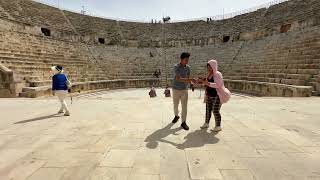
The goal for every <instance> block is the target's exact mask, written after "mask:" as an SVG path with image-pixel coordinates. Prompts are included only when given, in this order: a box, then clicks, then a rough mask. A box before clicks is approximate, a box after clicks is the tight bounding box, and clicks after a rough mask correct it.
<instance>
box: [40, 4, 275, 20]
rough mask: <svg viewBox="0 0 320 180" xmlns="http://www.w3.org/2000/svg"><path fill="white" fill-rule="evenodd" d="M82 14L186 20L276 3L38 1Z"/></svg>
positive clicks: (122, 17) (138, 18) (136, 18)
mask: <svg viewBox="0 0 320 180" xmlns="http://www.w3.org/2000/svg"><path fill="white" fill-rule="evenodd" d="M37 1H42V2H46V3H49V4H53V5H55V6H58V4H59V6H60V7H61V8H64V9H70V10H73V11H77V12H80V11H81V9H82V6H84V7H85V10H86V11H87V13H89V14H92V15H96V16H104V17H110V18H114V19H117V18H120V19H129V20H141V21H149V20H151V19H158V20H160V19H161V17H162V16H163V15H164V16H167V15H168V16H170V17H171V19H172V20H186V19H194V18H200V17H206V16H214V15H221V14H223V12H224V13H230V12H235V11H239V10H244V9H248V8H251V7H255V6H259V5H262V4H265V3H268V2H270V1H272V0H135V1H134V0H131V1H129V0H37Z"/></svg>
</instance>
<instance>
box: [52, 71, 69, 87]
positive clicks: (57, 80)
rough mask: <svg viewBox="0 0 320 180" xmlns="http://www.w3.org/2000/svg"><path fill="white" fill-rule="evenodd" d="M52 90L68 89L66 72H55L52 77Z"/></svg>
mask: <svg viewBox="0 0 320 180" xmlns="http://www.w3.org/2000/svg"><path fill="white" fill-rule="evenodd" d="M52 90H54V91H56V90H68V86H67V76H66V75H64V74H55V75H54V76H53V77H52Z"/></svg>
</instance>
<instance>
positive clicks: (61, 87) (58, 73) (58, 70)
mask: <svg viewBox="0 0 320 180" xmlns="http://www.w3.org/2000/svg"><path fill="white" fill-rule="evenodd" d="M51 70H52V72H53V73H54V75H53V77H52V95H55V96H57V97H58V99H59V101H60V103H61V108H60V110H59V112H58V113H59V114H60V113H64V115H65V116H70V111H69V109H68V106H67V103H66V101H65V98H66V97H67V94H68V89H70V88H71V83H70V81H69V80H68V78H67V76H66V75H65V74H64V73H63V67H62V66H60V65H57V66H53V67H51Z"/></svg>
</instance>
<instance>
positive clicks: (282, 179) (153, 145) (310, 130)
mask: <svg viewBox="0 0 320 180" xmlns="http://www.w3.org/2000/svg"><path fill="white" fill-rule="evenodd" d="M147 92H148V90H147V89H139V90H117V91H108V92H99V93H94V94H88V95H81V96H78V97H76V98H74V102H73V104H72V105H70V108H71V112H72V116H71V117H63V116H60V115H57V114H55V112H57V111H58V103H57V101H56V100H55V99H52V98H47V99H45V98H44V99H1V100H0V115H1V116H0V118H1V121H0V157H1V158H0V179H1V180H7V179H10V180H24V179H27V180H65V179H70V180H160V179H161V180H189V179H206V180H211V179H224V180H253V179H261V180H287V179H290V180H292V179H294V180H304V179H310V180H316V179H320V111H319V107H320V106H319V102H320V101H319V100H320V98H316V97H312V98H261V97H249V96H242V95H234V96H233V98H232V100H231V101H230V103H228V104H226V105H224V106H223V107H222V117H223V131H222V132H220V133H218V134H214V133H212V132H211V131H210V130H207V131H206V130H200V128H199V127H200V125H202V123H203V121H204V113H205V105H204V104H203V103H202V99H200V98H199V94H200V93H199V91H196V92H190V93H189V95H190V100H189V111H188V123H189V125H190V130H189V131H184V130H181V129H180V128H179V125H180V123H178V124H175V125H173V124H170V122H171V120H172V118H173V110H172V99H171V98H164V97H163V96H162V95H163V94H162V93H163V91H162V90H158V94H159V95H161V97H157V98H154V99H150V98H149V97H148V96H147ZM69 104H70V102H69ZM212 125H213V124H212Z"/></svg>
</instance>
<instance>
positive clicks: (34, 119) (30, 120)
mask: <svg viewBox="0 0 320 180" xmlns="http://www.w3.org/2000/svg"><path fill="white" fill-rule="evenodd" d="M54 117H60V116H59V114H57V113H55V114H51V115H47V116H41V117H36V118H32V119H26V120H23V121H18V122H15V123H14V124H24V123H28V122H33V121H41V120H45V119H50V118H54Z"/></svg>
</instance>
